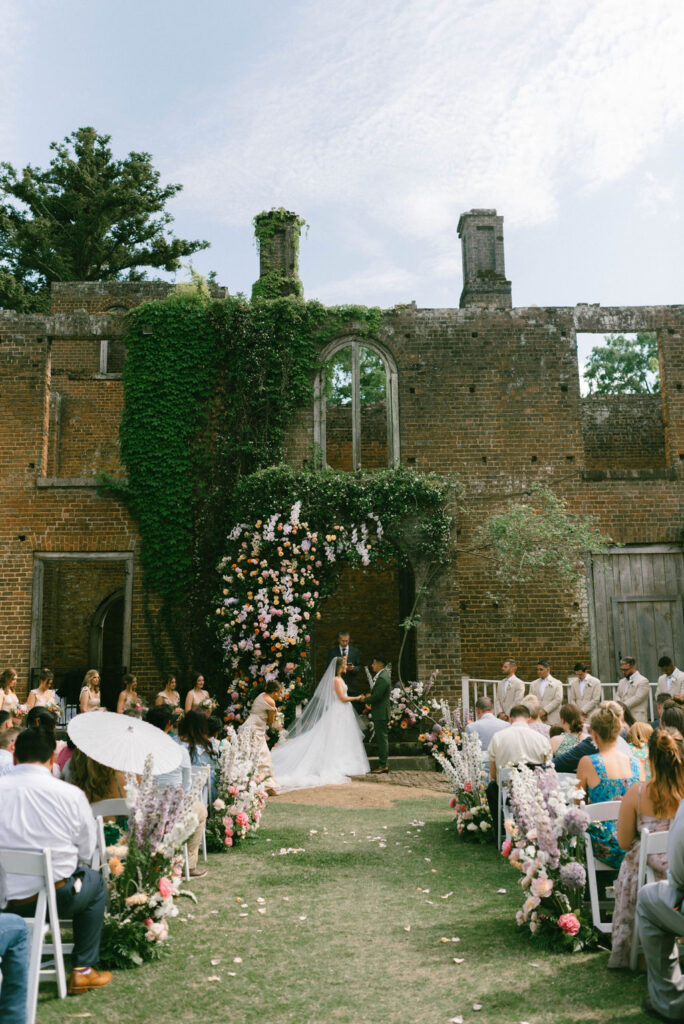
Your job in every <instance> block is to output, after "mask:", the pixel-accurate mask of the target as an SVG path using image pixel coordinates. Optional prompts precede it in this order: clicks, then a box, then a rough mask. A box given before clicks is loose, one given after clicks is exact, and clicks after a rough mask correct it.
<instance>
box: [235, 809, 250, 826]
mask: <svg viewBox="0 0 684 1024" xmlns="http://www.w3.org/2000/svg"><path fill="white" fill-rule="evenodd" d="M235 820H236V822H237V823H238V825H240V826H242V827H244V826H245V825H249V818H248V817H247V815H246V814H245V812H244V811H240V813H239V814H238V816H237V817H236V819H235Z"/></svg>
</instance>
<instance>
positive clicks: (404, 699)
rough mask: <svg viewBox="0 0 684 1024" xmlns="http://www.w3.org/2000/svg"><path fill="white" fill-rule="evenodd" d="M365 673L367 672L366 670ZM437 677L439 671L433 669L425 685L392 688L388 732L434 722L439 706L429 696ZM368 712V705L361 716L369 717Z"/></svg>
mask: <svg viewBox="0 0 684 1024" xmlns="http://www.w3.org/2000/svg"><path fill="white" fill-rule="evenodd" d="M366 671H367V672H368V670H367V669H366ZM438 675H439V671H438V670H437V669H435V671H434V672H433V673H432V675H431V676H430V678H429V679H428V681H427V683H423V682H415V683H406V684H405V685H404V686H395V687H394V689H393V690H392V691H391V692H390V718H389V726H388V727H389V730H390V732H392V731H394V732H400V730H402V729H410V728H412V727H413V726H419V725H421V724H423V723H424V722H425V720H426V719H427V720H428V721H429V722H433V721H434V715H435V712H436V711H439V708H440V705H439V702H438V701H436V700H434V699H431V698H430V697H429V694H430V691H431V689H432V687H433V686H434V684H435V680H436V679H437V676H438ZM369 678H370V676H369ZM369 687H370V683H369ZM370 710H371V709H370V704H367V705H365V706H364V708H363V711H362V714H364V715H369V714H370Z"/></svg>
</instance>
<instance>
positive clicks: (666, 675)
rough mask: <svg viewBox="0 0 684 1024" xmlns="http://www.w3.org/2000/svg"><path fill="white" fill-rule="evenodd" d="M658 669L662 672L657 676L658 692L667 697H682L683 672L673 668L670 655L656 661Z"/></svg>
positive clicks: (683, 694)
mask: <svg viewBox="0 0 684 1024" xmlns="http://www.w3.org/2000/svg"><path fill="white" fill-rule="evenodd" d="M658 668H661V669H662V670H663V671H662V674H661V675H659V676H658V692H659V693H660V692H661V691H662V692H663V693H666V694H667V695H668V697H675V696H680V697H684V672H682V671H681V669H678V668H675V664H674V661H673V660H672V657H671V655H669V654H664V655H663V656H662V658H660V660H659V661H658Z"/></svg>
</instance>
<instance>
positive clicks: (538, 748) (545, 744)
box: [487, 704, 551, 821]
mask: <svg viewBox="0 0 684 1024" xmlns="http://www.w3.org/2000/svg"><path fill="white" fill-rule="evenodd" d="M510 719H511V725H510V728H509V729H502V730H501V732H497V733H495V734H494V736H492V738H491V739H490V741H489V749H488V751H487V752H488V754H489V777H490V780H491V781H490V782H489V784H488V786H487V802H488V803H489V809H490V811H491V812H492V820H493V821H496V820H497V814H498V803H499V784H498V772H499V769H500V768H511V767H512V766H513V765H516V764H527V765H536V764H547V763H548V762H549V761H550V760H551V744H550V743H549V741H548V740H547V738H546V736H542V735H541V733H539V732H537V731H536V730H535V729H531V728H530V725H529V721H530V712H529V709H528V708H527V706H526V705H525V704H516V705H515V707H512V708H511V713H510Z"/></svg>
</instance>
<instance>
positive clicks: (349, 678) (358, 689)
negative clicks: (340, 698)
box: [328, 644, 368, 710]
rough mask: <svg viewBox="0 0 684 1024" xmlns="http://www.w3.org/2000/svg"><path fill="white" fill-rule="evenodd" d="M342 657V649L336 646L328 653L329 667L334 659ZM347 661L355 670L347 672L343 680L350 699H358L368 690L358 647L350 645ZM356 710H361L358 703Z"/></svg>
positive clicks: (355, 706)
mask: <svg viewBox="0 0 684 1024" xmlns="http://www.w3.org/2000/svg"><path fill="white" fill-rule="evenodd" d="M341 657H342V648H341V647H340V646H339V644H335V646H334V647H331V648H330V650H329V651H328V665H329V664H330V662H331V661H332V660H333V658H341ZM347 661H348V662H349V663H350V664H351V665H353V666H354V668H353V669H352V670H351V671H349V672H345V673H344V675H343V676H342V678H343V679H344V681H345V683H346V684H347V693H348V695H349V696H350V697H358V695H359V694H360V693H365V692H366V690H367V689H368V686H367V685H366V681H365V678H364V677H365V673H363V674H362V672H361V651H360V650H359V649H358V647H354V646H353V645H352V644H349V648H348V650H347ZM354 708H355V709H356V710H360V709H359V708H358V701H357V702H356V703H355V704H354Z"/></svg>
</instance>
